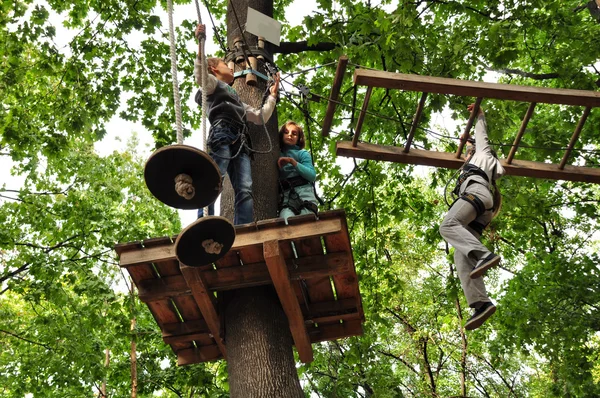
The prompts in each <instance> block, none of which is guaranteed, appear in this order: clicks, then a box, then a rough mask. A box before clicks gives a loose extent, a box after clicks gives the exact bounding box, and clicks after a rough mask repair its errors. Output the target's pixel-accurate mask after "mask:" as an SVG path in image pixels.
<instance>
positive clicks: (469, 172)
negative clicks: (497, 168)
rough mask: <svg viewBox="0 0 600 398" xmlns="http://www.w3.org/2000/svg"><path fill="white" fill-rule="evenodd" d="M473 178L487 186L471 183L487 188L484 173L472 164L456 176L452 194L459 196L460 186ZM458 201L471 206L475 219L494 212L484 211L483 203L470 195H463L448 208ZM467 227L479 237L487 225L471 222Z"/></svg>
mask: <svg viewBox="0 0 600 398" xmlns="http://www.w3.org/2000/svg"><path fill="white" fill-rule="evenodd" d="M473 176H479V177H481V178H483V179H484V180H485V181H486V182H487V184H483V183H482V182H480V181H477V180H473V183H475V184H482V185H485V186H486V187H488V188H489V182H490V181H489V178H488V176H487V174H485V171H483V170H482V169H480V168H479V167H477V166H475V165H473V164H466V165H465V166H464V168H463V172H462V173H461V174H460V175H459V176H458V179H457V180H456V186H455V187H454V190H453V191H452V193H453V194H454V195H456V196H459V195H460V186H461V185H462V184H463V183H464V182H465V181H467V180H468V179H469V178H470V177H473ZM459 199H462V200H465V201H467V202H468V203H469V204H470V205H471V206H473V208H474V209H475V212H476V213H477V217H476V218H479V216H481V215H482V214H483V213H485V212H486V211H493V210H494V208H493V207H492V208H490V209H486V208H485V204H484V203H483V201H482V200H481V199H479V198H478V197H477V196H475V195H473V194H471V193H463V194H462V195H460V196H459V197H458V198H457V199H456V200H455V201H454V202H452V204H451V205H450V207H452V206H454V203H456V201H458V200H459ZM468 226H469V227H470V228H472V229H473V230H475V231H476V232H477V233H478V234H479V235H481V234H482V233H483V230H484V229H485V228H486V227H487V224H485V225H484V224H481V223H479V222H477V221H472V222H471V223H469V225H468Z"/></svg>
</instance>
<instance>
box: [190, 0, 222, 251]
mask: <svg viewBox="0 0 600 398" xmlns="http://www.w3.org/2000/svg"><path fill="white" fill-rule="evenodd" d="M194 3H195V4H196V14H197V15H198V23H199V24H200V25H202V14H201V13H200V3H198V0H195V1H194ZM205 43H206V32H205V33H204V34H202V35H200V37H198V45H199V52H200V65H201V68H200V86H202V122H201V123H202V149H204V151H205V152H207V148H208V144H207V140H208V138H207V134H206V109H207V108H208V104H207V100H206V97H207V95H206V90H205V87H206V82H207V81H208V76H207V74H208V64H207V62H206V55H205V54H204V52H205V50H204V46H205ZM202 212H203V213H204V217H206V216H208V215H209V214H208V206H205V207H204V208H203V209H202ZM205 249H206V247H205ZM207 252H209V251H208V250H207ZM219 252H220V249H219ZM209 253H210V252H209ZM214 254H219V253H214Z"/></svg>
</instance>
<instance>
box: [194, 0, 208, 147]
mask: <svg viewBox="0 0 600 398" xmlns="http://www.w3.org/2000/svg"><path fill="white" fill-rule="evenodd" d="M195 4H196V12H197V14H198V23H199V24H200V25H202V15H201V14H200V3H198V0H195ZM198 42H199V46H200V64H201V65H202V67H201V68H200V85H201V86H202V145H203V149H204V151H206V139H207V138H206V108H207V104H206V96H207V95H206V90H205V89H204V87H206V81H207V79H208V76H207V73H208V64H207V63H206V55H205V54H204V46H205V42H206V33H205V34H203V35H200V37H198Z"/></svg>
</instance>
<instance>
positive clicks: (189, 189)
mask: <svg viewBox="0 0 600 398" xmlns="http://www.w3.org/2000/svg"><path fill="white" fill-rule="evenodd" d="M167 14H168V16H169V50H170V53H171V77H172V80H173V102H174V104H175V123H176V124H177V144H178V145H182V144H183V126H182V123H181V96H180V95H179V83H178V82H177V54H176V52H175V45H176V43H175V30H174V28H173V0H167ZM175 191H176V192H177V194H178V195H179V196H181V197H183V198H185V199H187V200H190V199H192V198H193V197H194V195H195V194H196V190H195V189H194V185H193V180H192V177H190V176H189V175H187V174H183V173H182V174H179V175H177V176H176V177H175Z"/></svg>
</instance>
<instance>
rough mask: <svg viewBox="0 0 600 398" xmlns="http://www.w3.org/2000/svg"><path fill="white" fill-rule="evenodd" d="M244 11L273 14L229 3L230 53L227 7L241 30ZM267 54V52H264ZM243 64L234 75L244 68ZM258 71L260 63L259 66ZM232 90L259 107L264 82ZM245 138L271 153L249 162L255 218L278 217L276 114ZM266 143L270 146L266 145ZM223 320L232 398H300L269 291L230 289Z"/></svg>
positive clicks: (257, 2) (285, 328)
mask: <svg viewBox="0 0 600 398" xmlns="http://www.w3.org/2000/svg"><path fill="white" fill-rule="evenodd" d="M248 6H251V7H252V8H254V9H255V10H257V11H259V12H262V13H263V14H265V15H269V16H272V15H273V1H272V0H250V3H249V2H248V0H232V1H230V3H229V6H228V10H227V41H228V45H229V47H230V48H234V47H233V40H234V38H236V37H239V36H240V29H239V27H238V24H237V21H236V18H235V15H234V13H233V9H232V7H235V11H236V13H237V16H238V18H239V21H240V23H241V25H242V27H243V26H244V24H245V22H246V14H247V10H248ZM246 41H247V43H248V45H249V46H255V45H256V44H257V39H256V37H254V36H252V35H249V34H247V35H246ZM266 48H267V50H268V49H269V47H268V46H267V47H266ZM244 66H245V61H244V63H241V64H238V65H236V70H242V69H245V67H244ZM258 69H259V71H262V72H264V64H263V63H262V61H259V64H258ZM234 88H235V89H236V90H237V92H238V94H239V95H240V98H241V99H242V101H244V102H245V103H247V104H249V105H252V106H254V107H260V106H261V101H262V97H263V93H264V92H265V89H266V82H264V81H263V80H261V79H258V85H257V86H255V87H251V86H248V85H246V83H245V79H244V78H238V79H236V82H235V83H234ZM249 127H250V135H251V137H252V144H253V147H254V149H255V150H258V151H266V150H268V149H269V147H272V150H271V151H270V152H269V153H268V154H258V153H256V154H255V155H254V161H253V162H252V179H253V196H254V219H255V220H256V221H258V220H264V219H268V218H274V217H276V216H277V201H278V197H277V196H278V170H277V166H276V165H277V158H278V156H279V141H278V137H277V131H278V128H277V127H278V124H277V113H276V112H274V113H273V116H271V120H270V121H269V122H268V123H267V129H268V132H269V135H267V133H266V132H265V129H264V127H263V126H255V125H253V124H250V126H249ZM269 139H270V141H271V145H270V144H269ZM221 214H223V215H224V216H226V217H228V218H231V217H232V215H233V195H232V193H231V186H230V185H229V188H228V186H227V185H226V191H224V195H223V199H222V202H221ZM222 298H223V299H224V317H225V325H224V327H225V344H226V346H227V355H228V358H227V359H228V372H229V385H230V395H231V398H271V397H272V398H279V397H290V398H295V397H298V398H302V397H304V393H303V392H302V387H301V386H300V381H299V379H298V374H297V371H296V366H295V361H294V355H293V351H292V343H293V342H292V338H291V334H290V330H289V325H288V321H287V317H286V316H285V313H284V312H283V309H282V308H281V305H280V304H279V300H278V298H277V296H276V294H275V293H274V291H273V289H272V288H265V287H258V288H252V289H242V290H235V291H232V292H229V293H227V294H226V295H223V297H222Z"/></svg>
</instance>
